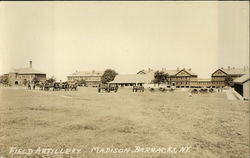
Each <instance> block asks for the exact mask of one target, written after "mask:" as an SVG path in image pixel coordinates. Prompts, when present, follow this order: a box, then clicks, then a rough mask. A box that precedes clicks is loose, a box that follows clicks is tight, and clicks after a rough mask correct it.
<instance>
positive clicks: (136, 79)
mask: <svg viewBox="0 0 250 158" xmlns="http://www.w3.org/2000/svg"><path fill="white" fill-rule="evenodd" d="M153 79H154V76H153V75H152V73H150V74H123V75H117V76H116V77H115V79H114V81H111V82H110V83H150V82H151V81H152V80H153Z"/></svg>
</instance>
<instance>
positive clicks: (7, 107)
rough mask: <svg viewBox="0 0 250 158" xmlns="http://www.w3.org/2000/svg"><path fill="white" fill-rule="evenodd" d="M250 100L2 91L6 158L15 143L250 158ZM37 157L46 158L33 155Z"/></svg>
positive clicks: (89, 157)
mask: <svg viewBox="0 0 250 158" xmlns="http://www.w3.org/2000/svg"><path fill="white" fill-rule="evenodd" d="M248 132H249V102H246V101H238V100H235V101H230V100H227V98H226V95H225V94H224V93H213V94H198V95H193V96H192V97H189V96H188V93H187V92H183V91H176V92H173V93H170V92H167V93H162V92H154V93H152V92H148V91H146V92H144V93H133V92H132V90H131V89H121V90H119V91H118V93H113V92H112V93H97V89H94V88H80V89H79V91H77V92H74V91H72V92H71V91H70V92H65V91H60V92H52V91H51V92H44V91H38V90H35V91H31V90H25V89H10V88H9V89H8V88H0V157H1V155H2V156H3V158H6V157H15V158H16V157H17V158H18V157H22V158H23V157H28V156H26V155H21V156H18V155H9V154H8V152H9V147H13V146H15V147H20V148H24V149H25V148H26V149H27V148H34V149H35V148H37V147H44V148H45V147H47V148H70V147H75V148H81V149H82V151H81V154H79V155H78V156H76V155H53V156H49V157H82V158H99V157H105V158H123V157H124V158H127V157H128V158H132V157H138V158H150V157H155V158H165V157H190V158H196V157H197V158H206V157H209V158H216V157H218V158H219V157H221V158H234V157H235V158H240V157H242V158H246V157H249V133H248ZM112 145H113V146H114V147H117V148H126V147H135V146H141V147H169V146H173V147H177V148H179V147H181V146H192V148H191V149H190V152H188V153H177V154H159V153H127V154H124V153H123V154H122V153H116V154H114V153H109V154H108V153H99V154H98V153H95V152H90V151H91V149H92V147H96V146H99V147H103V148H107V147H111V146H112ZM29 157H39V156H37V155H31V156H29Z"/></svg>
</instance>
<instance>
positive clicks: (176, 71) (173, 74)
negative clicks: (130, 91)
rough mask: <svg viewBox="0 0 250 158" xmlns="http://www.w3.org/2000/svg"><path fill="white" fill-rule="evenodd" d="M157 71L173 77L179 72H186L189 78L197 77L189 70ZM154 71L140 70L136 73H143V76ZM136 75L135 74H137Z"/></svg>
mask: <svg viewBox="0 0 250 158" xmlns="http://www.w3.org/2000/svg"><path fill="white" fill-rule="evenodd" d="M158 71H163V72H165V73H167V74H168V75H169V76H175V75H176V74H178V73H179V72H181V71H186V72H187V73H189V74H190V75H191V76H197V75H196V74H195V73H194V72H192V71H191V70H190V69H179V70H178V69H175V70H167V69H163V70H158ZM155 72H156V71H155V70H153V69H149V70H141V71H139V72H138V73H144V74H150V73H153V74H154V73H155ZM138 73H137V74H138Z"/></svg>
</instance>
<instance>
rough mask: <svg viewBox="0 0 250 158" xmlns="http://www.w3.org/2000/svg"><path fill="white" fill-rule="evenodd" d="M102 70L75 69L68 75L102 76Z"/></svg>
mask: <svg viewBox="0 0 250 158" xmlns="http://www.w3.org/2000/svg"><path fill="white" fill-rule="evenodd" d="M103 73H104V71H94V70H93V71H77V72H74V73H72V74H71V75H69V77H73V76H102V75H103Z"/></svg>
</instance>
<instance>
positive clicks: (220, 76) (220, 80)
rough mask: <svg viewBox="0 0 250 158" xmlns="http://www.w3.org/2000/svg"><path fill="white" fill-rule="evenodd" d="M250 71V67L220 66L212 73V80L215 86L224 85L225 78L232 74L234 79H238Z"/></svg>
mask: <svg viewBox="0 0 250 158" xmlns="http://www.w3.org/2000/svg"><path fill="white" fill-rule="evenodd" d="M248 71H249V69H248V68H231V67H230V66H229V67H228V68H227V69H225V68H220V69H218V70H216V71H215V72H213V73H212V75H211V82H212V86H213V87H224V86H225V78H226V77H227V76H231V77H232V79H233V80H234V79H236V78H238V77H241V76H243V75H245V74H246V73H247V72H248Z"/></svg>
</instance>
